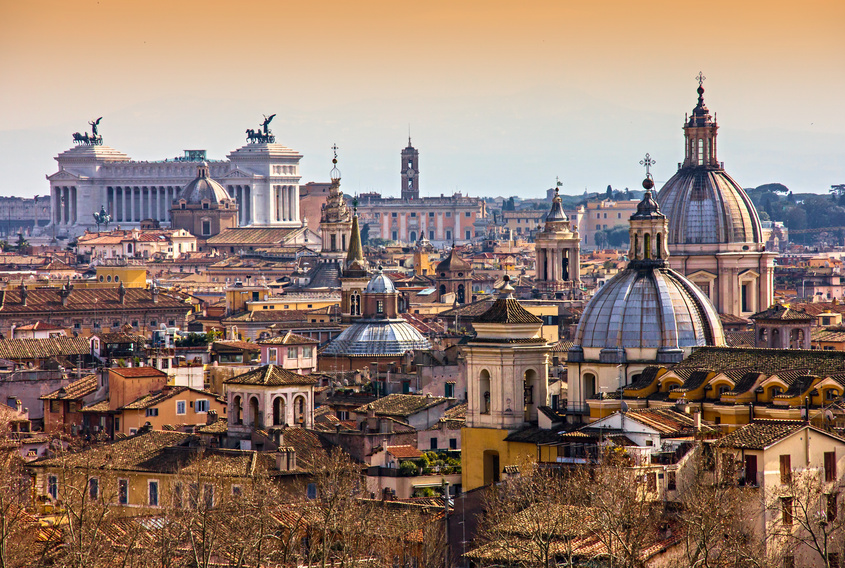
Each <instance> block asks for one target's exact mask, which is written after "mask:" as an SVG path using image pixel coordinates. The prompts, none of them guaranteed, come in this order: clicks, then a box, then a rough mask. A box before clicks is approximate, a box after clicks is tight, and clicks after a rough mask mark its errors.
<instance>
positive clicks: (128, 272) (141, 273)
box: [96, 265, 147, 288]
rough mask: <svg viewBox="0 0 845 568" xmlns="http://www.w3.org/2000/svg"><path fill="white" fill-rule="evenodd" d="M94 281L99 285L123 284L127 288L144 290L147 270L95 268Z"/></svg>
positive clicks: (140, 267) (121, 267)
mask: <svg viewBox="0 0 845 568" xmlns="http://www.w3.org/2000/svg"><path fill="white" fill-rule="evenodd" d="M96 280H97V282H98V283H100V284H112V283H113V284H115V285H117V284H118V283H119V282H123V285H124V286H126V287H127V288H146V287H147V269H146V268H145V267H143V266H137V265H126V266H97V276H96Z"/></svg>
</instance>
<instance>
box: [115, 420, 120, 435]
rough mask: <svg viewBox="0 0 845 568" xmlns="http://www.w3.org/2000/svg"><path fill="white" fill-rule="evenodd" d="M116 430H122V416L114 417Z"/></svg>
mask: <svg viewBox="0 0 845 568" xmlns="http://www.w3.org/2000/svg"><path fill="white" fill-rule="evenodd" d="M114 431H115V432H120V416H115V417H114Z"/></svg>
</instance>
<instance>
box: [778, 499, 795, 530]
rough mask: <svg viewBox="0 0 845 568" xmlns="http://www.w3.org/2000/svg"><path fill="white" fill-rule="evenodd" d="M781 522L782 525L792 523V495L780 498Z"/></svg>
mask: <svg viewBox="0 0 845 568" xmlns="http://www.w3.org/2000/svg"><path fill="white" fill-rule="evenodd" d="M780 510H781V518H780V520H781V522H782V523H783V524H784V525H791V524H792V497H781V498H780Z"/></svg>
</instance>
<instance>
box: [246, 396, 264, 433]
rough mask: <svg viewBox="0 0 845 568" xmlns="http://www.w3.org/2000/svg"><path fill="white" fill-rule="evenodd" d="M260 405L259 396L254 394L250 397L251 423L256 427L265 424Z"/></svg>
mask: <svg viewBox="0 0 845 568" xmlns="http://www.w3.org/2000/svg"><path fill="white" fill-rule="evenodd" d="M260 408H261V407H260V406H259V405H258V397H257V396H252V397H250V398H249V417H248V418H249V425H250V426H253V427H255V428H261V427H263V426H264V425H263V424H261V420H260V418H261V410H260Z"/></svg>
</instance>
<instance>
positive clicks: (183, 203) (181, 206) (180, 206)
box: [179, 201, 185, 209]
mask: <svg viewBox="0 0 845 568" xmlns="http://www.w3.org/2000/svg"><path fill="white" fill-rule="evenodd" d="M179 208H180V209H184V208H185V202H184V201H183V202H182V203H180V204H179Z"/></svg>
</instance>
